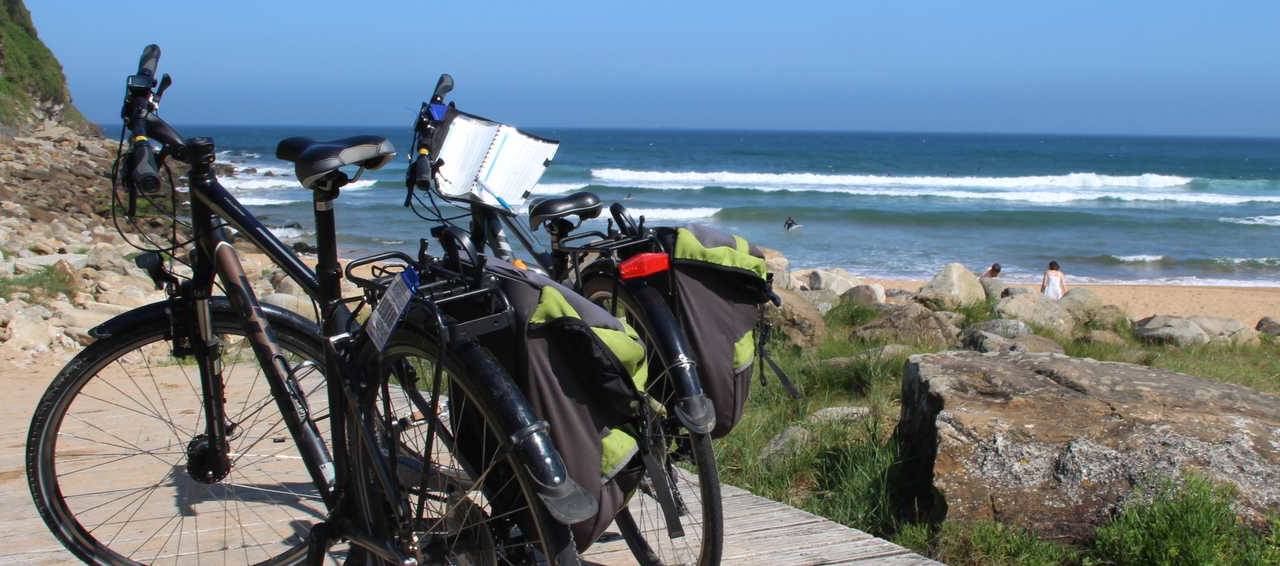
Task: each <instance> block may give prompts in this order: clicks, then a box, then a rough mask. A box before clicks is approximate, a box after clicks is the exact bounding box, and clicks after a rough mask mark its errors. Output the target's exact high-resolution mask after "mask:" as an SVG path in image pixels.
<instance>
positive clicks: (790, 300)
mask: <svg viewBox="0 0 1280 566" xmlns="http://www.w3.org/2000/svg"><path fill="white" fill-rule="evenodd" d="M774 292H775V293H777V294H778V297H779V298H781V299H782V306H781V307H773V306H770V307H767V308H766V311H765V316H767V317H768V320H769V322H770V323H772V324H774V325H775V326H776V327H777V328H778V329H779V330H781V331H782V333H783V334H784V335H786V337H787V341H788V342H790V343H791V344H792V345H795V346H799V347H801V348H810V347H813V346H817V345H818V344H819V343H821V342H822V338H823V337H824V336H826V334H827V323H826V322H825V321H824V320H822V313H820V312H818V309H817V307H814V306H813V305H812V304H810V303H809V301H808V300H806V299H805V298H804V297H802V296H800V295H798V294H796V293H795V292H793V291H789V290H787V289H774Z"/></svg>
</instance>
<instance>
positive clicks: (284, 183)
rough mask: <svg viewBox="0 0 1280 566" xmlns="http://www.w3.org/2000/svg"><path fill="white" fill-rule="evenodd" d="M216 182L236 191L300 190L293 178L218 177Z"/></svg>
mask: <svg viewBox="0 0 1280 566" xmlns="http://www.w3.org/2000/svg"><path fill="white" fill-rule="evenodd" d="M218 182H219V183H222V186H224V187H226V188H228V189H232V190H238V191H252V190H261V189H301V188H302V185H299V184H298V181H297V179H294V178H293V177H220V178H219V179H218Z"/></svg>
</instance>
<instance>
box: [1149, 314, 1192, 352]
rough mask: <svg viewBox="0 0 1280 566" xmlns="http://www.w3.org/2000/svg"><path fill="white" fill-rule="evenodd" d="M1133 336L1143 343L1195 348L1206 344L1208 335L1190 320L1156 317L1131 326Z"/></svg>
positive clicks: (1174, 317)
mask: <svg viewBox="0 0 1280 566" xmlns="http://www.w3.org/2000/svg"><path fill="white" fill-rule="evenodd" d="M1133 335H1134V336H1135V337H1137V338H1138V339H1139V340H1142V341H1144V342H1151V343H1155V344H1175V345H1178V346H1196V345H1199V344H1208V343H1209V335H1208V334H1206V333H1205V331H1204V330H1203V329H1201V328H1200V327H1199V326H1197V325H1196V324H1195V323H1193V322H1191V321H1190V320H1188V319H1186V318H1182V317H1178V316H1165V315H1156V316H1149V317H1147V318H1144V319H1142V320H1139V321H1138V322H1137V323H1136V324H1134V325H1133Z"/></svg>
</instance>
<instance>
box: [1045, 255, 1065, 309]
mask: <svg viewBox="0 0 1280 566" xmlns="http://www.w3.org/2000/svg"><path fill="white" fill-rule="evenodd" d="M1040 292H1041V293H1044V296H1046V297H1049V298H1050V299H1053V300H1055V301H1056V300H1058V299H1061V298H1062V296H1063V295H1065V294H1066V293H1067V276H1066V275H1063V274H1062V268H1061V267H1060V266H1058V262H1056V261H1051V262H1049V269H1048V270H1046V271H1045V272H1044V278H1043V279H1041V280H1040Z"/></svg>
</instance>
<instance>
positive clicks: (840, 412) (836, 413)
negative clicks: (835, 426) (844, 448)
mask: <svg viewBox="0 0 1280 566" xmlns="http://www.w3.org/2000/svg"><path fill="white" fill-rule="evenodd" d="M870 415H871V409H868V408H867V407H859V406H856V405H853V406H846V407H827V408H825V409H818V410H816V411H814V412H813V414H811V415H809V418H807V419H805V422H806V423H808V424H823V423H832V422H843V421H859V420H862V419H865V418H867V417H868V416H870Z"/></svg>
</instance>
